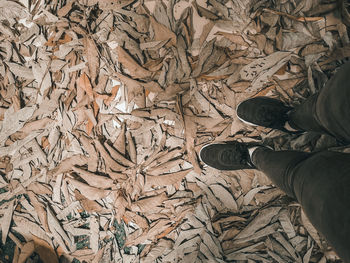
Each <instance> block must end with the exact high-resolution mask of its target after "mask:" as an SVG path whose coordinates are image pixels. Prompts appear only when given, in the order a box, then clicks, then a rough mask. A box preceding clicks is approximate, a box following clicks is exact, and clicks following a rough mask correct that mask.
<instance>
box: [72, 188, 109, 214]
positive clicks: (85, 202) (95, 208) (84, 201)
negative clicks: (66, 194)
mask: <svg viewBox="0 0 350 263" xmlns="http://www.w3.org/2000/svg"><path fill="white" fill-rule="evenodd" d="M74 196H75V199H77V200H78V201H79V202H80V204H81V206H82V207H83V208H84V210H85V211H86V212H88V213H93V212H95V213H99V212H101V211H102V210H103V207H102V206H101V205H100V204H99V203H97V202H96V201H93V200H90V199H88V198H86V197H85V196H84V195H82V194H81V193H80V192H79V191H78V190H77V189H75V190H74Z"/></svg>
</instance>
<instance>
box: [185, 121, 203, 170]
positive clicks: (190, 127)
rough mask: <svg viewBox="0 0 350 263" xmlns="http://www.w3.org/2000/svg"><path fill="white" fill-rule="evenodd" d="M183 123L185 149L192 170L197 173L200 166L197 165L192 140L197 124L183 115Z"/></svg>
mask: <svg viewBox="0 0 350 263" xmlns="http://www.w3.org/2000/svg"><path fill="white" fill-rule="evenodd" d="M184 124H185V137H186V151H187V156H188V159H189V161H190V162H191V164H192V165H193V167H194V171H195V172H196V173H197V174H200V173H201V172H202V169H201V167H200V166H199V162H198V157H197V154H196V151H195V149H194V141H195V138H196V133H197V125H196V123H195V122H193V121H192V120H191V118H189V117H188V116H184Z"/></svg>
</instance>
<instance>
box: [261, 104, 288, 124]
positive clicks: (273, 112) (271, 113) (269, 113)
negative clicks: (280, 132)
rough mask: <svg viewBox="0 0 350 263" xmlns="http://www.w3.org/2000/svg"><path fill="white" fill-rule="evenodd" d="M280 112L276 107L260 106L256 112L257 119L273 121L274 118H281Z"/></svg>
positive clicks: (267, 121) (266, 121)
mask: <svg viewBox="0 0 350 263" xmlns="http://www.w3.org/2000/svg"><path fill="white" fill-rule="evenodd" d="M281 115H282V114H281V112H280V111H279V110H278V109H275V108H271V107H265V106H261V108H260V109H259V111H258V112H257V117H258V119H260V120H262V121H263V122H265V123H271V124H272V123H274V122H276V120H279V119H280V118H281Z"/></svg>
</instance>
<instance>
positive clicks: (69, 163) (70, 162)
mask: <svg viewBox="0 0 350 263" xmlns="http://www.w3.org/2000/svg"><path fill="white" fill-rule="evenodd" d="M87 161H88V158H87V157H86V156H84V155H81V154H77V155H73V156H72V157H70V158H67V159H65V160H63V161H62V162H61V163H60V164H59V165H58V166H57V167H55V168H54V169H52V170H50V171H48V175H49V176H53V177H55V176H56V175H58V174H61V173H66V172H69V171H71V170H72V167H73V166H74V165H78V166H82V165H84V164H86V163H87Z"/></svg>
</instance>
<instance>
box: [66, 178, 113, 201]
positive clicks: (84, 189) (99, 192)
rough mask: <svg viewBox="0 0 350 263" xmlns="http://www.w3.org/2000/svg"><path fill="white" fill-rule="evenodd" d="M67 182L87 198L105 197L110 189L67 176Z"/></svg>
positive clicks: (97, 198)
mask: <svg viewBox="0 0 350 263" xmlns="http://www.w3.org/2000/svg"><path fill="white" fill-rule="evenodd" d="M67 182H68V183H69V184H71V185H73V186H74V187H75V188H76V189H78V190H79V192H80V193H81V194H82V195H83V196H86V197H87V198H88V199H89V200H99V199H102V198H105V197H106V196H107V195H109V193H110V191H107V190H103V189H100V188H96V187H92V186H89V185H87V184H84V183H82V182H79V181H77V180H75V179H71V178H69V179H67Z"/></svg>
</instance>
